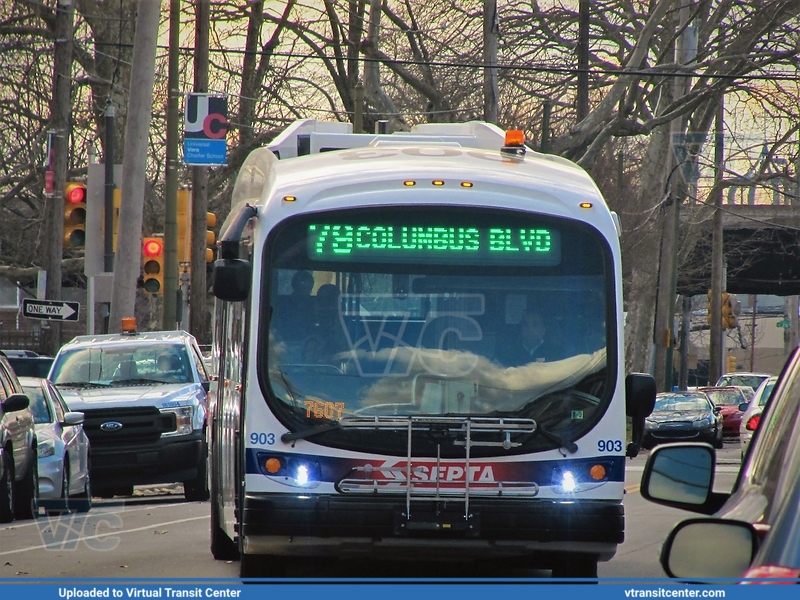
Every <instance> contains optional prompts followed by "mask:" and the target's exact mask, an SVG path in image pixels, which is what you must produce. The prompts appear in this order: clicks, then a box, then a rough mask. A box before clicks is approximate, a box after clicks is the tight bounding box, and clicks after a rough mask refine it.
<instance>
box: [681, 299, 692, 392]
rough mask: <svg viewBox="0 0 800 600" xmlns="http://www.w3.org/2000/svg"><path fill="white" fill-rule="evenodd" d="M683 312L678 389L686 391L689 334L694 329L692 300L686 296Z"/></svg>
mask: <svg viewBox="0 0 800 600" xmlns="http://www.w3.org/2000/svg"><path fill="white" fill-rule="evenodd" d="M682 305H683V306H682V311H681V339H680V346H679V352H680V355H681V361H680V367H679V369H678V389H679V390H686V388H687V387H688V385H689V332H690V331H691V328H692V298H691V296H687V295H685V294H684V296H683V302H682Z"/></svg>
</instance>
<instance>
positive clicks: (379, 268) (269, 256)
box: [259, 207, 616, 451]
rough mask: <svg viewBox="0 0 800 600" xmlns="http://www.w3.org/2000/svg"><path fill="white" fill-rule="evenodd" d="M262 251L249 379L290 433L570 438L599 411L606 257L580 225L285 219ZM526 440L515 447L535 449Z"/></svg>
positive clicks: (346, 214) (397, 214)
mask: <svg viewBox="0 0 800 600" xmlns="http://www.w3.org/2000/svg"><path fill="white" fill-rule="evenodd" d="M266 248H267V249H266V251H265V252H266V255H265V260H264V264H265V265H266V267H265V268H266V269H267V276H266V277H265V278H264V279H265V281H266V282H268V284H267V285H268V286H269V289H268V290H265V291H266V292H267V293H266V294H265V297H269V298H270V305H269V307H268V311H265V313H262V314H266V315H267V318H266V319H264V318H262V329H261V331H262V333H261V336H260V339H261V347H260V354H259V356H260V359H259V366H260V369H261V371H260V374H261V381H262V387H263V388H264V392H265V394H264V395H265V397H266V398H267V401H268V402H269V403H270V404H271V405H272V408H273V410H274V412H275V413H276V415H277V416H278V417H279V418H280V419H281V420H282V421H284V423H285V424H286V425H287V427H289V428H290V429H292V430H295V431H296V430H298V429H303V428H308V427H314V426H315V425H320V424H322V423H328V424H330V423H336V422H338V421H341V420H342V419H343V418H348V417H383V416H398V417H407V416H414V415H442V416H444V415H467V416H475V417H498V418H500V417H503V418H507V417H515V418H525V419H533V420H535V421H536V423H537V424H538V425H539V426H540V427H542V428H546V429H547V430H548V431H549V432H553V433H555V434H556V435H557V436H559V437H560V439H573V440H574V439H577V438H578V437H580V435H582V434H584V433H585V432H586V431H588V429H590V428H591V426H592V425H593V424H594V423H595V422H597V420H599V418H600V417H601V416H602V413H603V411H604V410H605V407H606V406H607V404H608V402H609V401H610V396H611V393H612V390H613V383H614V382H613V374H614V373H615V365H613V364H609V361H610V360H611V361H613V360H614V356H615V353H616V340H615V336H614V331H615V325H614V323H613V318H614V317H613V314H614V313H613V310H614V307H613V302H612V301H611V300H610V299H613V290H614V282H613V269H612V267H611V264H612V262H611V251H610V249H609V247H608V245H607V243H606V242H605V241H604V239H603V237H602V236H601V235H600V234H599V233H598V232H596V231H595V230H594V229H592V228H590V227H587V226H585V225H582V224H580V223H576V222H574V221H567V220H559V219H555V218H552V217H543V216H539V215H531V214H527V213H511V212H502V211H496V210H492V211H488V210H486V211H480V210H471V211H464V210H463V209H460V210H458V211H456V210H451V211H447V210H444V209H439V210H431V209H430V208H428V209H427V210H424V211H423V210H419V211H414V210H411V209H409V208H408V207H406V208H405V209H404V210H403V211H402V212H401V211H395V210H391V209H382V210H381V211H380V212H377V211H364V210H360V211H358V212H356V211H337V212H336V213H335V214H315V215H306V216H304V217H300V218H297V219H295V220H292V221H291V222H289V223H288V224H287V225H285V226H282V227H280V228H278V230H277V231H276V232H274V233H273V237H272V238H271V241H270V242H268V244H267V247H266ZM335 435H340V436H344V435H347V434H346V433H341V432H340V433H339V434H333V435H331V436H329V437H331V438H332V439H333V438H334V437H335ZM537 440H538V441H532V442H531V444H533V446H531V445H528V446H527V447H526V448H525V450H526V451H530V450H531V449H532V448H534V449H535V448H536V444H544V445H547V440H546V439H544V438H537ZM550 443H552V440H551V442H550Z"/></svg>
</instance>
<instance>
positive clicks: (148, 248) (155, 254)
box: [142, 237, 164, 294]
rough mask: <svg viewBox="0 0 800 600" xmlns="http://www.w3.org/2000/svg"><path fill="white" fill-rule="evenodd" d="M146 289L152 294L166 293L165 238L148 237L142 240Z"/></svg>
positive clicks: (144, 285)
mask: <svg viewBox="0 0 800 600" xmlns="http://www.w3.org/2000/svg"><path fill="white" fill-rule="evenodd" d="M142 260H143V266H142V270H143V271H144V284H143V285H142V287H144V290H145V291H146V292H149V293H151V294H163V293H164V238H160V237H146V238H144V240H143V241H142Z"/></svg>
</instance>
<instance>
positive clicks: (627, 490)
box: [625, 483, 642, 494]
mask: <svg viewBox="0 0 800 600" xmlns="http://www.w3.org/2000/svg"><path fill="white" fill-rule="evenodd" d="M641 487H642V486H641V485H639V484H638V483H637V484H636V485H629V486H628V487H626V488H625V493H626V494H635V493H636V492H638V491H639V489H640V488H641Z"/></svg>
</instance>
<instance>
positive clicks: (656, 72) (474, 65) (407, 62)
mask: <svg viewBox="0 0 800 600" xmlns="http://www.w3.org/2000/svg"><path fill="white" fill-rule="evenodd" d="M95 45H96V46H114V47H118V46H122V47H124V46H132V44H116V43H104V42H95ZM158 48H159V49H161V50H166V49H168V48H167V47H166V46H158ZM179 52H184V53H192V52H194V48H192V47H181V48H179ZM209 52H211V53H214V54H241V55H248V54H249V55H260V54H261V52H260V51H250V50H239V49H236V48H215V49H211V50H209ZM272 56H275V57H281V58H297V59H313V60H336V57H335V56H321V55H319V54H297V53H294V52H273V53H272ZM355 60H358V61H361V62H377V63H381V64H397V65H403V66H427V67H453V68H461V69H484V68H488V67H489V66H491V67H492V68H497V69H500V70H502V71H526V72H531V73H553V74H561V75H577V74H578V73H588V74H589V75H616V76H623V75H634V76H637V77H683V78H685V77H689V78H699V79H711V80H730V81H796V80H797V76H796V75H790V74H786V75H783V74H777V73H773V74H763V75H731V74H725V73H718V74H709V73H698V72H696V71H688V70H684V69H682V70H681V71H667V70H666V69H664V70H661V69H660V68H658V67H655V68H653V69H650V70H639V69H625V68H620V69H597V68H588V69H579V68H578V67H548V66H541V65H539V66H534V65H509V64H496V65H487V64H485V63H483V62H463V61H458V62H447V61H435V60H412V59H401V58H390V59H380V58H370V57H367V56H359V57H357V58H356V59H355Z"/></svg>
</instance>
